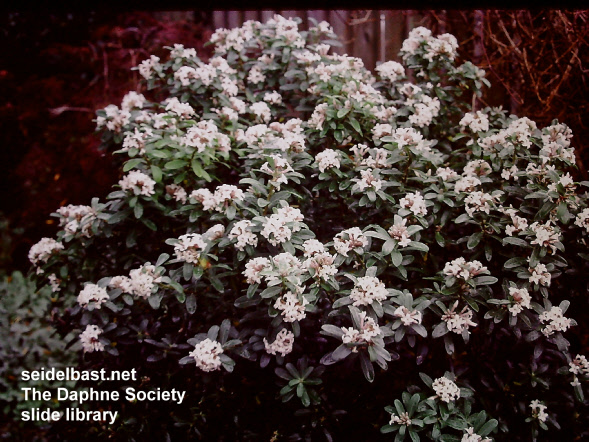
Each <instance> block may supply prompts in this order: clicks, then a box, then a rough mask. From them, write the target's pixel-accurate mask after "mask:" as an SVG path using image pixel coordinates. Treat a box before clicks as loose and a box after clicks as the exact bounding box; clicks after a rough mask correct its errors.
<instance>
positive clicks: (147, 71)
mask: <svg viewBox="0 0 589 442" xmlns="http://www.w3.org/2000/svg"><path fill="white" fill-rule="evenodd" d="M161 68H162V65H161V64H160V58H159V57H156V56H155V55H152V56H151V57H149V58H148V59H146V60H143V61H142V62H141V63H140V64H139V66H138V70H139V73H140V74H141V76H142V77H143V78H145V79H146V80H149V79H150V78H152V77H153V74H154V72H157V71H158V70H161Z"/></svg>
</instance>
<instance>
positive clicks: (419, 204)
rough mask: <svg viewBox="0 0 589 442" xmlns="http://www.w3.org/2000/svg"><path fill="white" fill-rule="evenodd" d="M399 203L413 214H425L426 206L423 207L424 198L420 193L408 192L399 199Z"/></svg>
mask: <svg viewBox="0 0 589 442" xmlns="http://www.w3.org/2000/svg"><path fill="white" fill-rule="evenodd" d="M399 204H400V205H401V207H402V208H403V209H408V210H410V211H411V212H413V214H414V215H421V216H425V215H427V208H426V207H425V200H424V199H423V196H421V193H419V192H415V193H408V194H407V195H405V197H403V198H401V199H400V200H399Z"/></svg>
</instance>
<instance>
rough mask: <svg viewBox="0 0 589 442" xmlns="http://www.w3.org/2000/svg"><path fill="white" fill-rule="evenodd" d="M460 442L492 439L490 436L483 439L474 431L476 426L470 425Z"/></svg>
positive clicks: (486, 441)
mask: <svg viewBox="0 0 589 442" xmlns="http://www.w3.org/2000/svg"><path fill="white" fill-rule="evenodd" d="M460 442H491V439H490V438H488V437H485V438H484V439H483V437H482V436H479V435H478V434H476V433H475V432H474V427H469V428H467V429H466V433H464V434H463V435H462V439H460Z"/></svg>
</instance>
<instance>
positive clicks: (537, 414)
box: [530, 399, 548, 422]
mask: <svg viewBox="0 0 589 442" xmlns="http://www.w3.org/2000/svg"><path fill="white" fill-rule="evenodd" d="M530 408H531V409H532V417H533V418H534V419H538V420H539V421H541V422H546V419H547V418H548V413H546V405H544V404H541V403H540V401H539V400H538V399H535V400H533V401H532V402H530Z"/></svg>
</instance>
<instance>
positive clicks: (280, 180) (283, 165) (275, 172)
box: [260, 154, 294, 190]
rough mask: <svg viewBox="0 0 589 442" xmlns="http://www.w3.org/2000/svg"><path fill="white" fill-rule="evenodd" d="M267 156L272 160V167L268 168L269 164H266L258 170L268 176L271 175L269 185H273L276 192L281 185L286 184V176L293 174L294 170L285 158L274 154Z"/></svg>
mask: <svg viewBox="0 0 589 442" xmlns="http://www.w3.org/2000/svg"><path fill="white" fill-rule="evenodd" d="M269 156H270V158H272V162H273V163H274V166H273V167H270V163H269V162H266V163H264V164H263V165H262V167H260V170H261V171H262V172H264V173H267V174H268V175H272V179H271V183H272V184H274V186H275V187H276V189H277V190H280V185H281V184H286V183H288V178H287V176H286V174H287V173H289V172H294V170H293V168H292V167H291V165H290V163H289V162H288V160H287V159H286V158H283V157H282V156H280V155H274V154H272V155H269Z"/></svg>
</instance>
